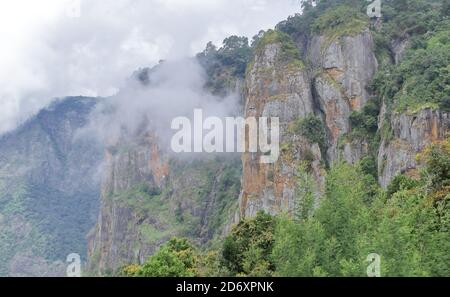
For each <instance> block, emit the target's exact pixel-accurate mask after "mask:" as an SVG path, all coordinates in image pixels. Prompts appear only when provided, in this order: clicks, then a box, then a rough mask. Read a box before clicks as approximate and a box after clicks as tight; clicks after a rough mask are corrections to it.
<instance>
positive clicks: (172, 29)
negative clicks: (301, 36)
mask: <svg viewBox="0 0 450 297" xmlns="http://www.w3.org/2000/svg"><path fill="white" fill-rule="evenodd" d="M77 2H81V9H80V10H79V9H78V7H77ZM299 9H300V5H299V0H84V1H83V0H81V1H77V0H0V38H1V46H0V134H1V133H4V132H5V131H8V130H11V129H13V128H14V127H16V125H17V124H18V123H20V122H21V121H23V120H25V119H26V118H28V117H29V116H30V115H32V114H34V113H35V112H37V111H38V110H39V109H40V108H42V107H44V106H45V105H47V104H48V103H49V102H50V100H51V99H52V98H54V97H63V96H67V95H73V96H74V95H86V96H107V95H111V94H114V93H115V92H116V91H117V89H118V88H120V87H121V85H122V83H123V82H124V79H125V78H126V77H128V76H129V75H130V74H131V72H133V71H134V70H135V69H136V68H139V67H143V66H151V65H153V64H155V63H157V62H158V61H159V60H160V59H176V58H180V57H184V56H191V55H193V54H195V53H197V52H199V51H201V50H202V49H203V48H204V46H205V44H206V43H207V42H208V41H210V40H211V41H213V42H214V43H216V44H217V45H220V42H221V41H222V40H223V39H224V38H225V37H227V36H229V35H233V34H237V35H245V36H248V37H252V36H253V35H254V34H256V33H258V31H259V30H260V29H268V28H271V27H273V26H274V25H275V24H276V23H278V22H279V21H281V20H283V19H285V18H286V17H287V16H289V15H292V14H294V13H296V12H299ZM78 12H79V13H80V14H79V15H78Z"/></svg>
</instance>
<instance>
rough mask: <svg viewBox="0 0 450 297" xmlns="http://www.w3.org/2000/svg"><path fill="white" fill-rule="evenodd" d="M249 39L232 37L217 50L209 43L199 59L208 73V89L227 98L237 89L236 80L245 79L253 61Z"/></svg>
mask: <svg viewBox="0 0 450 297" xmlns="http://www.w3.org/2000/svg"><path fill="white" fill-rule="evenodd" d="M252 55H253V54H252V49H251V48H250V46H249V44H248V38H247V37H238V36H231V37H228V38H226V39H225V40H224V41H223V46H222V47H221V48H219V49H217V48H216V46H215V45H214V44H212V42H209V43H208V44H207V46H206V49H205V50H204V51H203V52H202V53H200V54H198V55H197V59H198V61H199V62H200V64H201V65H202V66H203V68H204V69H205V71H206V79H207V83H206V88H208V89H209V90H211V91H212V93H213V94H215V95H221V96H225V95H226V94H227V93H228V92H229V91H230V90H233V88H234V87H235V83H236V79H239V78H243V77H244V74H245V70H246V68H247V64H248V63H249V62H250V60H251V59H252Z"/></svg>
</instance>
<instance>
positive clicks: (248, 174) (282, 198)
mask: <svg viewBox="0 0 450 297" xmlns="http://www.w3.org/2000/svg"><path fill="white" fill-rule="evenodd" d="M268 34H273V35H275V34H281V33H277V32H272V33H268ZM265 38H268V39H269V37H267V36H266V37H265ZM280 39H281V38H280ZM274 40H275V41H274V42H268V43H267V44H265V45H261V46H260V48H259V49H258V50H257V53H256V56H255V58H254V61H253V63H252V64H251V66H250V68H249V70H248V72H247V80H246V104H245V117H278V118H279V120H280V146H281V155H280V158H279V159H278V161H277V162H275V163H274V164H262V163H261V162H260V159H259V157H260V154H258V153H244V154H243V156H242V163H243V177H242V191H241V195H240V199H239V200H240V212H241V213H240V215H241V217H243V216H254V215H255V214H256V212H257V211H258V210H264V211H266V212H269V213H278V212H280V211H282V210H288V209H292V207H293V205H294V191H295V187H296V182H295V175H296V167H297V162H298V161H300V160H301V158H302V157H304V156H305V155H306V153H307V152H308V153H309V155H312V160H311V163H312V164H313V165H312V167H313V170H314V173H315V175H316V176H317V177H320V176H321V173H320V170H321V169H320V162H321V151H320V149H319V146H318V145H317V144H314V143H309V142H308V140H307V139H305V138H304V137H302V136H300V135H295V133H288V130H289V127H290V125H293V124H294V122H295V121H297V120H299V119H301V118H304V117H306V116H307V115H309V114H313V113H314V102H313V97H312V92H311V84H310V80H309V76H308V72H307V70H306V67H305V65H304V63H303V62H302V61H301V60H299V58H298V57H286V55H287V53H286V49H285V48H286V47H287V46H289V43H288V44H286V43H287V42H288V41H284V43H283V41H281V40H277V39H276V38H274ZM262 42H264V41H262Z"/></svg>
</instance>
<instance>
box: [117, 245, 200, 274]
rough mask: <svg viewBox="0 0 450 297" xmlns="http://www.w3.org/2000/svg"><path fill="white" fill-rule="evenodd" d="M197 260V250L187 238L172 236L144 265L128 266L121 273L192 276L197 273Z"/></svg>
mask: <svg viewBox="0 0 450 297" xmlns="http://www.w3.org/2000/svg"><path fill="white" fill-rule="evenodd" d="M196 261H197V252H196V251H195V249H194V247H193V246H192V245H191V244H190V243H189V242H188V241H187V240H186V239H178V238H172V239H171V240H169V241H168V242H167V243H166V244H164V245H163V246H162V247H161V248H160V249H159V250H158V252H156V254H155V255H153V256H151V257H150V258H149V259H148V260H147V261H146V262H145V263H144V264H143V265H142V266H138V265H130V266H126V267H124V268H123V269H122V271H121V274H122V275H125V276H141V277H142V276H145V277H161V276H167V277H190V276H195V275H196V272H195V267H196Z"/></svg>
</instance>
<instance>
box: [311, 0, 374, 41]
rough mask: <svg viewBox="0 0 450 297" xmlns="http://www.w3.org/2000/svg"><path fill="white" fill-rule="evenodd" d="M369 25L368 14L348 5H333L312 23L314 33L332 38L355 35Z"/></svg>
mask: <svg viewBox="0 0 450 297" xmlns="http://www.w3.org/2000/svg"><path fill="white" fill-rule="evenodd" d="M367 27H368V17H367V15H365V14H363V13H361V12H360V11H358V10H357V9H356V8H354V7H352V6H348V5H342V6H337V7H332V8H330V9H328V10H327V11H325V12H324V13H323V14H322V15H320V17H318V18H317V19H316V20H315V21H314V22H313V23H312V25H311V30H312V32H313V33H316V34H321V35H325V36H327V37H328V38H330V39H335V38H337V37H340V36H353V35H356V34H358V33H360V32H361V31H362V30H364V28H367Z"/></svg>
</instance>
